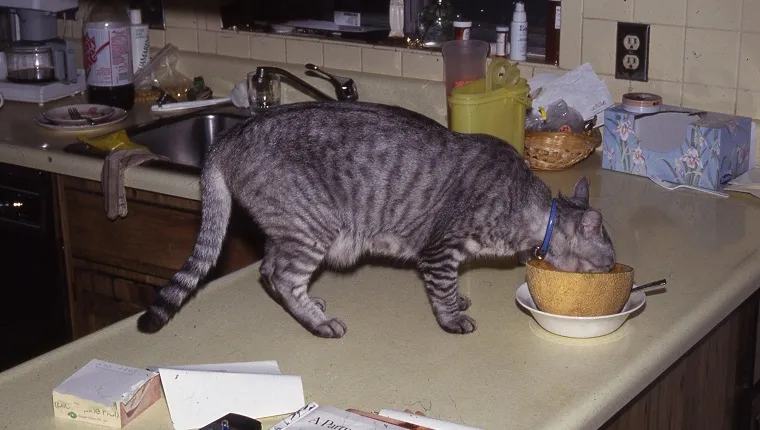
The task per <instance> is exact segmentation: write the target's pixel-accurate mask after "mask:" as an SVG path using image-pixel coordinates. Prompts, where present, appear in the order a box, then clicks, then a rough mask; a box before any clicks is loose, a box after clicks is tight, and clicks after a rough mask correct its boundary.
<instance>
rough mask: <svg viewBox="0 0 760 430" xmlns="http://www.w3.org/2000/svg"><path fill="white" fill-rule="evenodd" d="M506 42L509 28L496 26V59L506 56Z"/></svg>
mask: <svg viewBox="0 0 760 430" xmlns="http://www.w3.org/2000/svg"><path fill="white" fill-rule="evenodd" d="M507 40H509V27H508V26H506V25H498V26H496V52H495V53H494V55H496V56H497V57H506V56H507Z"/></svg>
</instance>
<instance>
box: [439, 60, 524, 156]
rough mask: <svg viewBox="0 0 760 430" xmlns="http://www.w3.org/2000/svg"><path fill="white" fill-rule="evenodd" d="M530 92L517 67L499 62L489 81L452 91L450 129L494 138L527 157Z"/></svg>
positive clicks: (490, 69)
mask: <svg viewBox="0 0 760 430" xmlns="http://www.w3.org/2000/svg"><path fill="white" fill-rule="evenodd" d="M529 92H530V87H529V86H528V82H527V81H526V80H525V78H522V77H520V70H519V69H518V68H517V66H516V65H513V64H511V63H509V62H508V61H507V60H505V59H502V58H496V59H494V60H493V61H491V64H490V65H489V66H488V71H487V72H486V77H485V79H478V80H477V81H473V82H470V83H468V84H465V85H462V86H461V87H457V88H454V89H453V90H451V95H450V96H449V115H450V120H449V123H450V128H451V129H452V130H453V131H456V132H459V133H483V134H490V135H491V136H495V137H498V138H500V139H502V140H505V141H506V142H508V143H509V144H510V145H512V146H513V147H514V148H515V149H517V152H519V153H520V155H524V153H525V149H524V145H525V111H526V109H527V108H528V106H529V104H528V93H529Z"/></svg>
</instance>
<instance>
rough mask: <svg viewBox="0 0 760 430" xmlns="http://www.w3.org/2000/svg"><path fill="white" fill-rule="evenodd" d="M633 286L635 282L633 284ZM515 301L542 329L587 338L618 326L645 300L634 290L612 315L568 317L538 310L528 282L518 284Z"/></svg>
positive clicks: (560, 334)
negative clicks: (623, 304) (620, 307)
mask: <svg viewBox="0 0 760 430" xmlns="http://www.w3.org/2000/svg"><path fill="white" fill-rule="evenodd" d="M634 287H635V284H634ZM515 297H516V299H517V303H519V304H520V306H522V307H524V308H525V309H527V310H528V311H529V312H530V313H531V315H533V318H535V320H536V322H537V323H538V324H539V325H540V326H541V327H543V328H544V330H546V331H548V332H550V333H554V334H556V335H559V336H565V337H573V338H580V339H587V338H591V337H598V336H604V335H606V334H610V333H612V332H613V331H615V330H617V329H619V328H620V326H621V325H623V323H624V322H625V320H626V319H627V318H628V316H629V315H630V314H632V313H633V312H636V311H637V310H639V309H640V308H641V307H642V306H644V303H645V302H646V294H644V292H643V291H634V292H633V293H631V297H630V298H629V299H628V302H627V303H626V304H625V306H623V310H622V311H620V312H619V313H616V314H612V315H602V316H598V317H570V316H565V315H555V314H550V313H547V312H543V311H540V310H538V307H537V306H536V303H535V302H534V301H533V297H531V295H530V291H529V290H528V283H527V282H526V283H524V284H522V285H520V287H519V288H518V289H517V293H516V294H515Z"/></svg>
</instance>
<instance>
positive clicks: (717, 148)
mask: <svg viewBox="0 0 760 430" xmlns="http://www.w3.org/2000/svg"><path fill="white" fill-rule="evenodd" d="M602 136H603V139H602V140H603V145H602V146H603V150H604V154H603V157H602V168H604V169H608V170H616V171H619V172H625V173H631V174H634V175H641V176H650V175H651V176H655V177H658V178H661V179H664V180H666V181H670V182H674V183H678V184H687V185H693V186H696V187H700V188H705V189H711V190H721V189H722V188H723V187H724V186H725V185H726V184H727V183H728V182H729V181H731V180H732V179H733V178H736V177H738V176H740V175H741V174H743V173H745V172H746V171H747V170H749V168H750V166H751V165H752V163H753V162H754V149H755V148H754V143H755V124H753V122H752V120H751V119H750V118H746V117H740V116H734V115H726V114H720V113H714V112H704V111H697V110H694V109H686V108H681V107H677V106H668V105H663V106H662V109H661V110H660V111H659V112H657V113H648V114H641V113H633V112H629V111H627V110H625V109H624V108H623V106H622V105H619V104H618V105H614V106H612V107H610V108H609V109H607V110H606V111H605V113H604V130H603V133H602Z"/></svg>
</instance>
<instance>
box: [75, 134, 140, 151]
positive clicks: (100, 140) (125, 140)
mask: <svg viewBox="0 0 760 430" xmlns="http://www.w3.org/2000/svg"><path fill="white" fill-rule="evenodd" d="M77 140H80V141H82V142H84V143H86V144H88V145H90V146H94V147H95V148H98V149H102V150H104V151H108V152H112V151H119V150H122V149H145V150H148V148H147V147H145V146H143V145H140V144H137V143H134V142H132V141H131V140H129V136H128V135H127V132H126V131H124V130H119V131H116V132H114V133H110V134H107V135H105V136H102V137H97V138H89V137H87V136H77Z"/></svg>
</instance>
